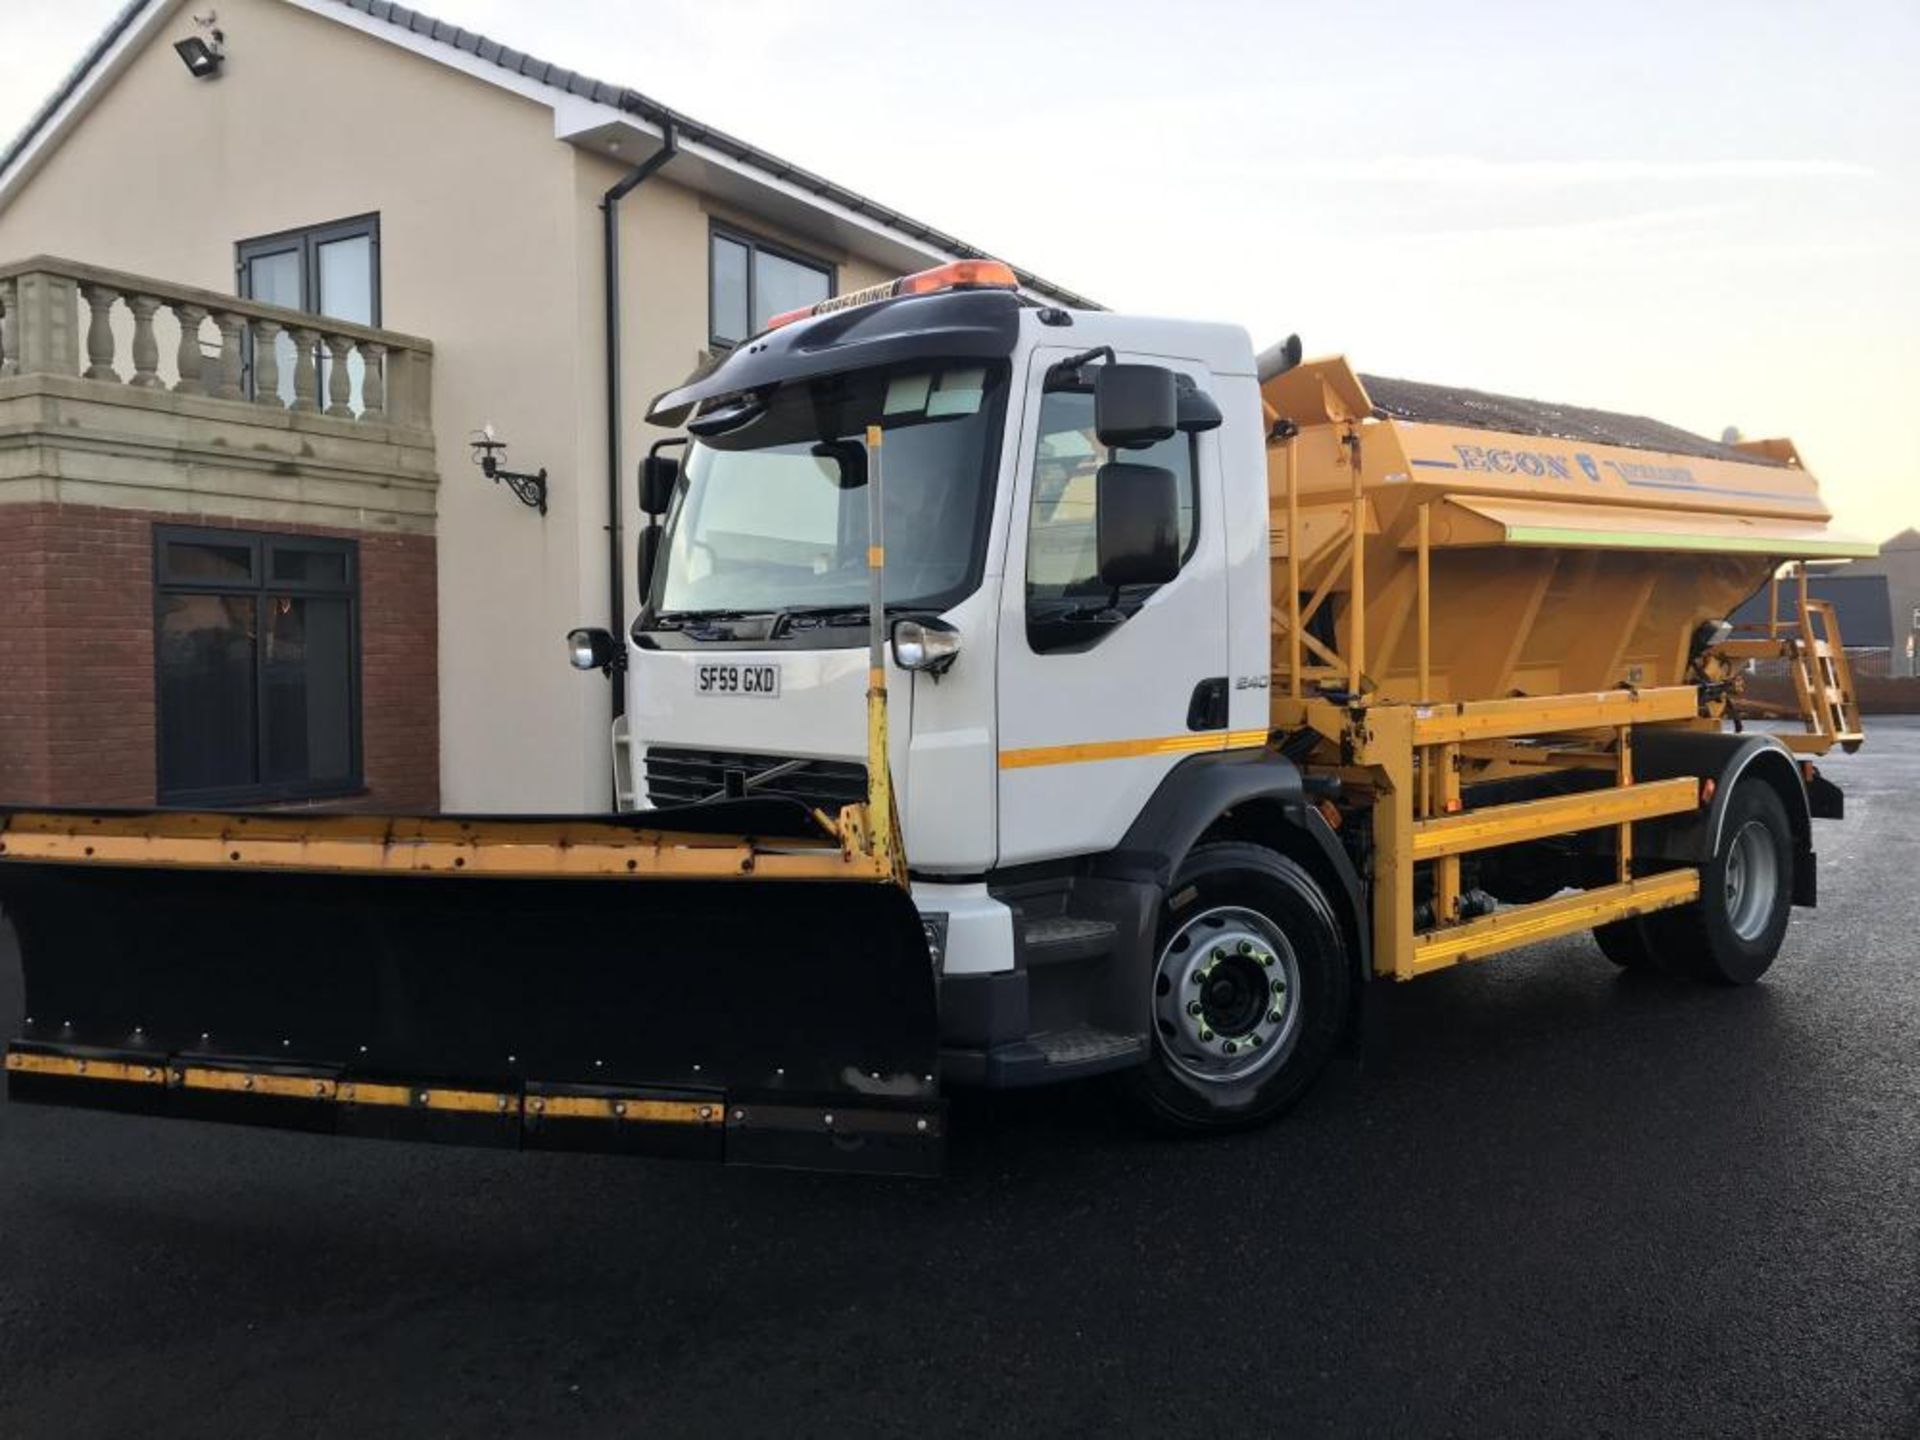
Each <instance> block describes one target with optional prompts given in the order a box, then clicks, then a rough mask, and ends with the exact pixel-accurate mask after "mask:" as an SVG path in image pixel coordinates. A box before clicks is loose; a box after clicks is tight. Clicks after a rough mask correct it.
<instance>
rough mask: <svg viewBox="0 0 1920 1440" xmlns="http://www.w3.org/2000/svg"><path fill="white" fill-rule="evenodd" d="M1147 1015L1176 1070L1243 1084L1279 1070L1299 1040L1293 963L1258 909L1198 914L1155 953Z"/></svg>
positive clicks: (1226, 907) (1222, 908)
mask: <svg viewBox="0 0 1920 1440" xmlns="http://www.w3.org/2000/svg"><path fill="white" fill-rule="evenodd" d="M1153 1013H1154V1027H1155V1029H1156V1030H1157V1032H1158V1043H1159V1045H1160V1049H1161V1052H1162V1053H1163V1054H1164V1055H1165V1056H1166V1058H1167V1062H1168V1063H1169V1064H1170V1065H1171V1066H1172V1067H1173V1068H1174V1069H1175V1070H1177V1071H1179V1072H1180V1073H1181V1074H1183V1075H1185V1076H1186V1077H1188V1078H1189V1079H1192V1080H1197V1081H1200V1082H1202V1083H1204V1084H1210V1085H1221V1084H1230V1083H1235V1082H1239V1081H1243V1080H1246V1079H1248V1078H1250V1077H1251V1076H1253V1075H1255V1074H1256V1073H1258V1072H1261V1071H1264V1070H1268V1069H1271V1068H1272V1067H1274V1066H1276V1065H1278V1064H1279V1063H1280V1062H1281V1060H1283V1059H1284V1058H1285V1057H1286V1055H1287V1054H1288V1052H1289V1051H1291V1050H1292V1049H1293V1046H1294V1043H1295V1041H1296V1040H1297V1039H1298V1037H1299V1030H1300V961H1299V957H1298V956H1297V955H1296V954H1295V953H1294V949H1293V946H1292V945H1290V944H1289V943H1288V942H1287V937H1286V936H1285V935H1284V934H1282V933H1281V930H1280V927H1279V926H1277V925H1275V924H1274V923H1273V922H1272V921H1271V920H1269V919H1268V918H1267V917H1266V916H1264V915H1262V914H1260V913H1259V912H1258V911H1257V910H1248V909H1246V908H1245V907H1243V906H1238V905H1222V906H1216V907H1215V908H1213V909H1210V910H1203V911H1201V912H1200V913H1199V914H1197V915H1194V916H1192V917H1191V918H1190V919H1188V920H1187V921H1185V922H1184V923H1183V924H1182V925H1181V926H1180V928H1179V929H1178V930H1176V931H1175V932H1174V933H1173V935H1172V936H1171V937H1169V939H1168V940H1167V943H1166V945H1165V946H1164V947H1163V948H1162V949H1161V952H1160V960H1159V964H1158V965H1157V966H1156V967H1155V970H1154V985H1153Z"/></svg>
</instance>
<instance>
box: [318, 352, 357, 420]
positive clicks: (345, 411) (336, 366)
mask: <svg viewBox="0 0 1920 1440" xmlns="http://www.w3.org/2000/svg"><path fill="white" fill-rule="evenodd" d="M324 339H325V340H326V345H327V361H328V363H327V402H328V403H327V414H329V415H336V416H338V417H340V418H341V419H342V420H351V419H352V418H353V374H352V372H351V371H349V370H348V369H347V357H348V356H350V355H352V354H353V341H352V340H350V339H348V338H347V337H346V336H345V335H328V336H325V337H324Z"/></svg>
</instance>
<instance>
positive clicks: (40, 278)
mask: <svg viewBox="0 0 1920 1440" xmlns="http://www.w3.org/2000/svg"><path fill="white" fill-rule="evenodd" d="M13 287H14V288H13V303H12V304H11V305H9V306H8V310H9V311H10V312H16V314H17V318H16V319H15V321H14V325H13V340H12V342H11V344H10V346H9V349H8V358H9V359H10V360H11V361H12V362H13V365H14V373H16V374H20V375H78V374H79V373H80V360H81V352H82V351H83V350H84V349H85V345H84V343H83V339H82V336H81V333H80V291H79V287H78V286H77V285H75V284H74V282H73V278H72V277H71V276H68V275H61V274H58V273H57V272H55V271H52V270H27V271H24V272H22V273H21V274H19V275H16V276H14V278H13Z"/></svg>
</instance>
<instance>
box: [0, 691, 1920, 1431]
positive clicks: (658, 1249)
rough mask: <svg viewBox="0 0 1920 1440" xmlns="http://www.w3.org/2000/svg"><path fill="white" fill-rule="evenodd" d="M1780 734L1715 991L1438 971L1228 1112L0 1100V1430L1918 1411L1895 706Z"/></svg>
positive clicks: (1900, 1426)
mask: <svg viewBox="0 0 1920 1440" xmlns="http://www.w3.org/2000/svg"><path fill="white" fill-rule="evenodd" d="M1828 768H1829V773H1831V774H1832V775H1834V776H1835V777H1836V778H1837V779H1838V780H1839V781H1840V782H1841V783H1842V785H1843V786H1845V787H1846V789H1847V792H1848V805H1849V810H1850V816H1849V818H1848V819H1847V820H1846V821H1844V822H1839V823H1834V824H1824V825H1823V826H1822V828H1821V832H1820V851H1821V859H1822V862H1823V866H1824V869H1823V875H1822V881H1821V887H1822V900H1823V903H1822V905H1821V908H1820V909H1819V910H1818V911H1817V912H1814V913H1809V912H1804V911H1802V912H1797V913H1796V918H1795V921H1794V924H1793V926H1792V928H1791V930H1790V931H1789V934H1788V939H1787V951H1786V954H1785V955H1784V956H1783V958H1782V960H1781V961H1780V962H1779V963H1778V964H1777V965H1776V966H1775V967H1774V969H1773V971H1772V973H1771V974H1770V975H1769V976H1768V977H1767V979H1766V981H1765V982H1764V983H1762V984H1761V985H1759V986H1757V987H1754V988H1752V989H1748V990H1742V991H1716V990H1708V989H1702V988H1695V987H1691V986H1687V985H1682V984H1671V983H1664V982H1652V981H1646V980H1642V979H1638V978H1634V977H1628V976H1624V975H1621V974H1619V973H1617V972H1616V971H1615V970H1614V968H1613V967H1612V966H1611V965H1609V964H1608V963H1607V962H1606V961H1605V960H1604V959H1602V958H1601V957H1600V955H1599V952H1598V951H1597V950H1596V949H1595V948H1594V946H1593V945H1592V943H1591V942H1590V941H1589V940H1587V939H1585V938H1580V939H1577V940H1570V941H1564V942H1560V943H1557V944H1554V945H1550V946H1546V947H1542V948H1540V949H1538V950H1536V951H1532V952H1527V953H1524V954H1521V955H1516V956H1511V957H1508V958H1505V959H1501V960H1496V961H1493V962H1491V963H1489V964H1487V965H1485V966H1482V967H1478V968H1470V969H1465V970H1461V971H1456V972H1451V973H1447V974H1442V975H1438V976H1435V977H1432V978H1430V979H1427V980H1423V981H1421V982H1419V983H1418V984H1416V985H1413V986H1409V987H1405V988H1404V989H1399V990H1396V991H1395V992H1394V993H1393V1007H1392V1012H1391V1018H1390V1022H1389V1033H1390V1045H1389V1058H1388V1060H1387V1061H1386V1062H1385V1063H1384V1064H1381V1065H1370V1066H1369V1067H1367V1068H1366V1069H1364V1070H1361V1069H1359V1068H1357V1067H1355V1066H1352V1065H1346V1066H1344V1067H1343V1068H1342V1069H1341V1070H1340V1071H1339V1072H1338V1073H1337V1074H1335V1075H1334V1076H1332V1077H1331V1079H1330V1080H1329V1081H1328V1082H1327V1083H1325V1084H1323V1085H1322V1086H1321V1087H1320V1089H1319V1090H1317V1091H1316V1092H1315V1093H1314V1095H1312V1096H1311V1097H1310V1098H1309V1099H1308V1101H1307V1102H1306V1103H1305V1104H1304V1105H1303V1106H1302V1107H1301V1109H1299V1110H1298V1111H1296V1112H1295V1114H1294V1115H1293V1116H1292V1117H1291V1118H1289V1119H1288V1120H1287V1121H1285V1122H1283V1123H1282V1124H1281V1125H1279V1126H1278V1127H1276V1128H1273V1129H1270V1130H1268V1131H1265V1132H1263V1133H1260V1134H1255V1135H1249V1136H1241V1137H1235V1138H1231V1139H1226V1140H1219V1141H1208V1142H1204V1143H1179V1142H1168V1141H1156V1140H1150V1139H1146V1138H1143V1137H1141V1136H1138V1135H1135V1134H1133V1133H1131V1132H1129V1131H1128V1130H1127V1129H1126V1128H1125V1127H1124V1126H1122V1125H1121V1124H1119V1123H1118V1122H1117V1121H1115V1120H1114V1119H1113V1118H1111V1117H1110V1115H1109V1113H1108V1111H1107V1109H1106V1107H1105V1105H1104V1103H1103V1096H1102V1094H1101V1092H1100V1091H1099V1090H1098V1089H1096V1088H1088V1089H1085V1090H1080V1091H1075V1092H1071V1093H1062V1094H1055V1095H1047V1096H1026V1097H1019V1098H1001V1099H997V1100H992V1101H975V1102H973V1103H967V1104H963V1105H962V1106H961V1107H960V1108H959V1111H958V1115H957V1120H956V1129H957V1137H956V1141H955V1146H954V1154H953V1164H952V1173H951V1175H950V1177H949V1178H948V1179H947V1180H945V1181H944V1182H941V1183H910V1182H876V1181H873V1180H863V1179H856V1178H848V1177H825V1176H804V1175H782V1174H775V1173H757V1174H756V1173H752V1172H732V1171H723V1170H719V1169H708V1168H703V1167H699V1166H691V1165H684V1164H683V1165H675V1164H671V1163H652V1162H641V1161H633V1160H620V1159H613V1158H608V1159H600V1158H597V1157H567V1156H537V1155H516V1154H502V1153H494V1152H487V1151H459V1150H446V1149H436V1148H428V1147H408V1146H399V1145H389V1144H382V1143H378V1142H355V1141H344V1140H326V1139H320V1138H314V1137H307V1136H299V1135H287V1134H276V1133H273V1132H266V1131H256V1130H248V1129H226V1128H218V1127H210V1126H196V1125H189V1124H171V1125H168V1124H155V1123H151V1122H141V1121H137V1120H132V1119H125V1118H121V1117H116V1116H104V1115H92V1114H82V1113H77V1112H60V1111H52V1110H44V1109H35V1108H32V1107H27V1106H18V1105H0V1435H5V1436H9V1437H32V1436H42V1435H56V1434H57V1435H61V1436H95V1435H109V1434H138V1435H142V1436H149V1437H167V1436H176V1435H177V1436H194V1437H203V1436H227V1435H247V1436H278V1435H309V1434H311V1435H329V1436H331V1435H407V1436H426V1435H496V1434H509V1433H512V1434H540V1435H548V1434H554V1435H570V1434H580V1435H654V1434H660V1435H719V1434H737V1435H756V1436H757V1435H767V1434H813V1435H833V1436H840V1435H855V1434H884V1435H902V1434H909V1433H923V1434H945V1433H961V1432H965V1433H969V1434H972V1435H976V1436H978V1435H985V1434H996V1435H997V1434H1003V1433H1027V1432H1034V1431H1040V1430H1047V1431H1051V1432H1057V1433H1064V1434H1090V1433H1095V1432H1143V1431H1150V1432H1153V1433H1160V1434H1169V1435H1185V1434H1194V1435H1208V1436H1221V1435H1268V1434H1355V1435H1367V1436H1378V1435H1391V1434H1409V1435H1440V1434H1459V1435H1528V1436H1535V1435H1545V1434H1589V1435H1594V1434H1598V1435H1620V1436H1636V1437H1637V1436H1649V1435H1681V1434H1685V1435H1705V1434H1725V1435H1740V1436H1759V1435H1783V1436H1810V1435H1875V1436H1888V1435H1905V1436H1913V1435H1920V945H1916V941H1915V934H1916V930H1920V722H1916V721H1900V720H1882V721H1878V722H1876V723H1875V724H1874V725H1873V728H1872V738H1871V741H1870V744H1869V747H1868V749H1867V750H1866V751H1864V752H1862V753H1861V754H1860V755H1859V756H1857V757H1854V758H1851V759H1844V758H1840V757H1835V759H1834V760H1833V761H1832V762H1831V764H1830V765H1829V767H1828ZM18 1012H19V990H18V976H17V966H16V963H15V959H14V956H13V953H12V950H11V946H10V943H9V942H8V941H6V940H5V939H4V938H0V1023H4V1024H6V1025H8V1026H11V1025H12V1023H13V1019H14V1017H16V1016H17V1015H18Z"/></svg>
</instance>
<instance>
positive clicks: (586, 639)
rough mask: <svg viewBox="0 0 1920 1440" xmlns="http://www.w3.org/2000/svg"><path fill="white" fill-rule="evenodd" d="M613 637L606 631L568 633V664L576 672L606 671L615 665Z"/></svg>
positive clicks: (581, 630)
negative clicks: (608, 667)
mask: <svg viewBox="0 0 1920 1440" xmlns="http://www.w3.org/2000/svg"><path fill="white" fill-rule="evenodd" d="M613 657H614V646H613V636H611V635H609V634H608V633H607V632H606V631H604V630H599V629H580V630H569V631H568V632H567V663H568V664H570V665H572V666H573V668H574V669H576V670H604V669H606V668H607V666H609V665H611V664H612V663H613Z"/></svg>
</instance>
